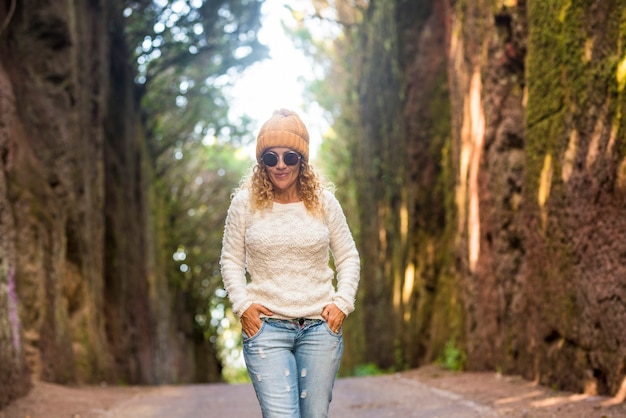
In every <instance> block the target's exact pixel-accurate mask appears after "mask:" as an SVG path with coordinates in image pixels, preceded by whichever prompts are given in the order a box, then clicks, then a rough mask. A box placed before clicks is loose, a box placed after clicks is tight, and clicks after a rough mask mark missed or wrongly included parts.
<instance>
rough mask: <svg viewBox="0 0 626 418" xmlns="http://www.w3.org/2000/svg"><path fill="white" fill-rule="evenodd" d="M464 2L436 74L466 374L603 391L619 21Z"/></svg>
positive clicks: (624, 335)
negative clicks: (507, 375)
mask: <svg viewBox="0 0 626 418" xmlns="http://www.w3.org/2000/svg"><path fill="white" fill-rule="evenodd" d="M496 3H497V4H496V6H494V5H493V4H492V3H489V2H481V1H473V0H468V1H462V2H457V4H456V6H455V7H453V8H451V9H450V11H451V14H450V16H449V21H450V22H452V25H451V30H450V40H449V57H450V59H449V63H448V66H449V75H450V86H451V97H452V103H453V111H452V114H453V119H452V120H453V127H454V129H453V134H454V138H453V141H454V146H455V149H456V161H457V163H456V172H457V178H458V184H457V187H456V202H457V210H458V215H459V219H458V221H459V222H458V233H459V237H460V239H461V240H460V247H459V248H460V251H461V257H460V260H461V266H462V269H461V270H462V281H461V287H462V289H463V294H464V304H465V313H466V326H465V330H466V341H467V353H468V365H469V366H470V367H472V368H476V369H482V368H488V369H494V368H501V369H503V370H505V371H509V372H521V373H523V374H524V375H525V376H526V377H528V378H531V379H538V380H539V381H541V382H542V383H546V384H551V385H557V386H558V387H564V388H568V389H571V390H581V391H582V390H585V391H587V392H588V393H595V392H601V393H603V394H614V393H616V392H617V391H618V389H619V387H620V385H621V384H622V381H623V379H624V378H625V376H626V363H625V358H626V357H625V353H626V326H625V325H624V324H626V316H625V313H626V304H625V303H626V302H625V301H626V297H625V294H624V291H625V288H624V283H626V282H625V278H626V271H625V270H624V254H625V253H626V241H625V240H624V239H620V238H619V237H623V236H624V234H625V233H626V229H625V228H626V227H625V221H626V217H625V216H624V215H625V214H626V212H625V209H624V208H625V207H626V205H625V200H624V199H625V197H624V196H625V192H626V189H625V181H624V178H625V176H624V167H626V159H625V156H626V153H625V148H624V147H625V142H624V137H625V134H626V124H625V122H624V117H623V112H624V110H623V109H624V103H625V102H624V98H625V96H624V93H623V91H624V85H625V83H626V82H625V80H626V76H625V74H626V71H624V68H626V67H625V66H624V59H625V58H624V56H625V53H626V49H625V43H624V40H625V39H626V33H625V32H624V27H625V26H624V16H626V8H625V6H624V5H623V4H621V3H620V2H617V1H608V2H601V3H598V2H596V3H593V4H585V5H583V4H576V5H574V4H573V3H572V2H569V1H554V2H543V1H532V0H531V1H523V0H513V1H499V2H496Z"/></svg>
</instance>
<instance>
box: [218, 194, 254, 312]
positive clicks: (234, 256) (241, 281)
mask: <svg viewBox="0 0 626 418" xmlns="http://www.w3.org/2000/svg"><path fill="white" fill-rule="evenodd" d="M248 196H249V194H248V192H247V191H245V190H243V191H240V192H238V193H237V194H236V195H235V196H234V197H233V200H232V202H231V204H230V208H229V209H228V214H227V215H226V224H225V226H224V237H223V239H222V254H221V258H220V266H221V270H222V280H223V282H224V288H225V289H226V292H227V293H228V299H229V300H230V303H231V304H232V306H233V311H234V312H235V314H236V315H237V316H240V317H241V315H242V314H243V313H244V312H245V311H246V309H248V308H249V307H250V305H251V304H252V302H251V301H250V300H248V292H247V289H246V249H245V248H246V247H245V233H246V216H247V212H248V208H249V197H248Z"/></svg>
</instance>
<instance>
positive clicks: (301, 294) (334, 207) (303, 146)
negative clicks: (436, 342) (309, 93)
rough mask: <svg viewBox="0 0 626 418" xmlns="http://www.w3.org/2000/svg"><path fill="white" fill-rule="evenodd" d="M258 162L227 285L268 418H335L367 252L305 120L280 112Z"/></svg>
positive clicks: (233, 237) (237, 217)
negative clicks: (347, 334)
mask: <svg viewBox="0 0 626 418" xmlns="http://www.w3.org/2000/svg"><path fill="white" fill-rule="evenodd" d="M256 158H257V164H256V165H255V166H254V167H253V169H252V173H251V175H250V176H249V178H248V179H246V180H244V182H243V183H242V186H241V187H240V188H239V190H238V191H237V192H236V193H235V195H234V197H233V199H232V202H231V206H230V208H229V210H228V216H227V218H226V226H225V228H224V239H223V246H222V256H221V267H222V277H223V280H224V287H225V289H226V291H227V292H228V297H229V299H230V301H231V304H232V306H233V310H234V312H235V313H236V314H237V315H238V316H239V317H240V319H241V327H242V335H243V353H244V359H245V362H246V367H247V369H248V373H249V375H250V379H251V380H252V383H253V385H254V389H255V391H256V395H257V398H258V400H259V403H260V405H261V411H262V413H263V417H264V418H270V417H271V418H277V417H290V418H291V417H292V418H321V417H327V416H328V409H329V406H330V401H331V398H332V389H333V385H334V382H335V376H336V374H337V371H338V370H339V363H340V360H341V355H342V353H343V338H342V334H341V326H342V323H343V321H344V319H345V318H346V316H347V315H348V314H349V313H350V312H352V311H353V310H354V300H355V296H356V291H357V286H358V283H359V273H360V262H359V254H358V252H357V249H356V246H355V244H354V240H353V238H352V235H351V233H350V230H349V228H348V225H347V223H346V218H345V216H344V214H343V210H342V208H341V206H340V204H339V202H338V201H337V199H336V198H335V197H334V195H333V194H332V193H331V192H330V191H327V190H325V189H323V188H322V185H321V181H320V179H319V177H318V176H317V175H316V173H315V172H314V171H313V168H312V167H311V166H310V165H309V164H308V158H309V134H308V131H307V129H306V127H305V126H304V124H303V123H302V121H301V120H300V118H299V117H298V115H297V114H295V113H294V112H291V111H289V110H285V109H281V110H277V111H275V112H274V113H273V115H272V117H271V118H270V119H269V120H268V121H267V122H265V124H263V126H262V127H261V130H260V132H259V135H258V137H257V145H256ZM329 252H332V254H333V258H334V262H335V266H336V270H337V277H336V288H335V286H334V285H333V279H334V272H333V270H332V269H331V268H330V267H329ZM246 272H247V273H249V275H250V280H249V281H248V280H247V279H246Z"/></svg>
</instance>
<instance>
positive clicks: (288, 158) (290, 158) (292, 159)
mask: <svg viewBox="0 0 626 418" xmlns="http://www.w3.org/2000/svg"><path fill="white" fill-rule="evenodd" d="M283 161H284V162H285V164H287V165H296V164H298V161H300V156H299V155H298V153H296V152H293V151H289V152H286V153H285V154H284V155H283Z"/></svg>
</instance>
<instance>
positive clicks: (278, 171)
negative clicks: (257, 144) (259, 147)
mask: <svg viewBox="0 0 626 418" xmlns="http://www.w3.org/2000/svg"><path fill="white" fill-rule="evenodd" d="M268 152H273V153H274V154H276V155H277V156H278V163H277V164H276V165H275V166H274V167H270V166H268V165H267V164H264V165H265V168H266V169H267V174H268V176H269V178H270V181H271V182H272V184H273V185H274V189H275V190H278V191H281V192H285V191H290V190H291V189H295V188H296V181H297V180H298V174H300V165H301V164H302V162H301V161H300V159H298V162H297V164H295V165H287V164H285V159H284V156H285V154H286V153H288V152H294V151H293V150H292V149H291V148H284V147H274V148H268V149H267V150H265V152H264V154H265V153H268ZM288 162H289V158H288Z"/></svg>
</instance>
